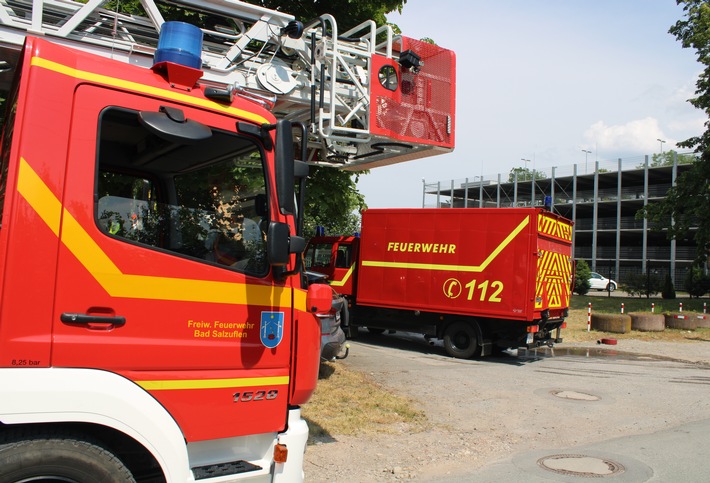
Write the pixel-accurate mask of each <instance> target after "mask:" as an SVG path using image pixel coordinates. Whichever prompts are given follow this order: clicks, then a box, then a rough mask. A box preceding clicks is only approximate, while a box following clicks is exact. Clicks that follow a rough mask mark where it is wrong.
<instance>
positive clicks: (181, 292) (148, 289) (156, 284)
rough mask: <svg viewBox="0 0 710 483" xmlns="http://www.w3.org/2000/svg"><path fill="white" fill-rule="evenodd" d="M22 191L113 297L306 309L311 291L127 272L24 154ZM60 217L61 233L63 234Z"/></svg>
mask: <svg viewBox="0 0 710 483" xmlns="http://www.w3.org/2000/svg"><path fill="white" fill-rule="evenodd" d="M17 190H18V192H19V193H20V195H22V197H23V198H24V199H25V200H27V202H28V203H29V205H30V206H31V207H32V208H33V209H34V210H35V211H36V212H37V214H38V215H39V217H40V218H42V220H43V221H44V222H45V223H46V224H47V226H48V227H49V228H50V229H51V230H52V232H53V233H54V234H55V235H57V236H60V237H61V241H62V243H63V244H64V245H65V246H66V247H67V248H68V249H69V251H70V252H71V253H72V254H73V255H74V256H75V257H76V258H77V260H78V261H79V263H81V264H82V265H83V266H84V268H86V270H87V271H88V272H89V273H90V274H91V276H92V277H94V279H95V280H96V281H97V282H98V283H99V284H100V285H101V286H102V287H103V288H104V290H106V292H107V293H108V294H109V295H110V296H112V297H125V298H138V299H151V300H183V301H189V302H211V303H223V304H232V305H247V304H249V305H262V306H269V307H290V306H291V298H292V297H293V299H294V300H293V305H294V308H296V309H297V310H301V311H306V293H305V291H303V290H293V289H291V288H288V287H276V286H272V285H268V284H267V285H257V284H246V283H233V282H218V281H215V280H197V279H188V278H172V277H158V276H153V275H134V274H126V273H123V272H122V271H121V270H120V269H119V268H118V267H117V266H116V264H115V263H114V262H113V260H111V258H110V257H109V256H108V255H107V254H106V253H105V252H104V251H103V250H102V249H101V247H100V246H99V245H98V244H97V243H96V242H95V241H94V239H93V238H91V236H90V235H89V234H88V233H87V232H86V230H85V229H84V227H82V226H81V224H80V223H79V222H78V221H77V220H76V218H74V216H72V214H71V213H70V212H69V211H68V210H67V209H66V208H63V207H62V205H61V202H60V201H59V199H57V197H56V196H55V195H54V193H52V191H51V190H50V189H49V187H48V186H47V185H46V184H45V183H44V181H42V179H41V178H40V177H39V175H37V173H36V172H35V171H34V170H33V169H32V167H31V166H30V165H29V163H27V161H26V160H25V159H24V158H21V159H20V168H19V177H18V183H17ZM60 222H61V235H60Z"/></svg>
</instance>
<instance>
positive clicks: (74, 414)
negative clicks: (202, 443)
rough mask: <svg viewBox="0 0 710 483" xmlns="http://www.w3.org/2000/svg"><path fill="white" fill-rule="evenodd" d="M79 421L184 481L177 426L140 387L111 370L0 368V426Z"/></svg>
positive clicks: (185, 457)
mask: <svg viewBox="0 0 710 483" xmlns="http://www.w3.org/2000/svg"><path fill="white" fill-rule="evenodd" d="M60 422H62V423H63V422H80V423H89V424H96V425H101V426H106V427H110V428H113V429H115V430H117V431H120V432H122V433H124V434H126V435H127V436H130V437H131V438H133V439H134V440H136V441H137V442H138V443H140V444H141V445H143V446H144V447H145V448H146V449H147V450H148V451H149V452H150V453H151V454H152V455H153V456H154V457H155V459H156V460H157V461H158V463H159V464H160V466H161V468H162V470H163V473H164V474H165V477H166V480H167V481H188V479H190V478H191V476H190V464H189V460H188V455H187V448H186V445H185V443H184V441H185V440H184V437H183V434H182V432H181V431H180V428H179V427H178V425H177V423H176V422H175V420H174V419H173V418H172V417H171V416H170V414H169V413H168V412H167V411H166V410H165V409H164V408H163V407H162V406H161V405H160V404H159V403H158V402H157V401H156V400H155V399H154V398H153V397H152V396H151V395H150V394H149V393H147V392H146V391H145V390H144V389H142V388H141V387H139V386H138V385H136V384H135V383H133V382H132V381H130V380H128V379H126V378H124V377H122V376H120V375H118V374H115V373H112V372H107V371H101V370H93V369H72V368H27V369H24V368H22V369H20V368H6V369H0V423H2V424H6V425H12V424H42V423H44V424H51V423H60Z"/></svg>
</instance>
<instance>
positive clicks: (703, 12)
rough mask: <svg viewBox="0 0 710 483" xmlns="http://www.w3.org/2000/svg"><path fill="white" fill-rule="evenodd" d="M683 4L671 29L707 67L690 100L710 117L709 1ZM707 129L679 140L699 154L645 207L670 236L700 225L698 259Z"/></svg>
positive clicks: (707, 219)
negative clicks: (662, 196)
mask: <svg viewBox="0 0 710 483" xmlns="http://www.w3.org/2000/svg"><path fill="white" fill-rule="evenodd" d="M677 3H678V5H681V6H682V7H683V11H684V19H682V20H679V21H678V22H676V23H675V25H673V26H672V27H671V28H670V30H669V32H670V33H671V34H673V35H675V37H676V39H678V40H679V41H680V42H681V44H682V45H683V47H684V48H693V49H695V50H696V52H697V58H698V61H699V62H700V63H701V64H703V65H704V66H705V68H704V70H703V72H702V73H701V74H700V76H699V77H698V81H697V82H696V91H695V94H696V97H694V98H692V99H690V100H689V102H690V103H691V104H692V105H693V106H695V107H697V108H698V109H701V110H703V111H704V112H705V114H706V115H707V116H708V117H710V4H709V3H708V2H707V0H677ZM705 127H706V130H705V132H704V133H703V134H702V135H700V136H696V137H692V138H690V139H687V140H685V141H683V142H682V143H678V146H680V147H683V148H690V149H693V150H694V151H695V153H696V154H697V155H698V161H696V162H695V163H693V166H692V168H691V169H690V170H688V171H687V172H685V173H683V174H682V175H681V176H679V177H678V179H677V182H676V185H675V186H673V187H671V189H670V190H669V191H668V195H667V196H666V198H665V199H663V200H662V201H660V202H658V203H653V204H649V205H648V206H647V207H645V211H644V215H645V216H646V217H647V218H648V219H649V220H651V221H652V222H654V223H658V224H659V225H660V226H662V227H663V228H665V229H667V230H668V237H669V238H675V239H679V238H683V237H685V236H688V235H689V233H691V232H690V228H692V227H697V230H695V231H694V234H693V238H694V240H695V242H696V243H697V246H698V254H697V261H699V262H702V261H704V260H706V259H707V256H708V248H709V247H710V182H709V181H710V121H706V123H705Z"/></svg>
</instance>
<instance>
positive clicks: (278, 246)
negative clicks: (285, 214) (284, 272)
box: [266, 221, 291, 267]
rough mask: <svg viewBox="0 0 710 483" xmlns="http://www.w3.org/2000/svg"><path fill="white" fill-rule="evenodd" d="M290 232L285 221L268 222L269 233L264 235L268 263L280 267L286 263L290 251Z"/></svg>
mask: <svg viewBox="0 0 710 483" xmlns="http://www.w3.org/2000/svg"><path fill="white" fill-rule="evenodd" d="M290 236H291V232H290V230H289V227H288V225H287V224H286V223H279V222H277V221H272V222H271V223H269V233H268V234H267V237H266V256H267V258H268V260H269V265H271V266H274V267H282V266H285V265H286V264H288V261H289V256H290V254H291V251H290V250H289V239H290Z"/></svg>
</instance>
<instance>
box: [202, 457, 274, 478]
mask: <svg viewBox="0 0 710 483" xmlns="http://www.w3.org/2000/svg"><path fill="white" fill-rule="evenodd" d="M260 469H261V466H257V465H255V464H252V463H249V462H248V461H242V460H240V461H232V462H229V463H219V464H215V465H207V466H197V467H195V468H192V473H193V474H194V475H195V479H196V480H204V479H207V478H217V477H218V476H226V475H237V474H240V473H248V472H250V471H257V470H260Z"/></svg>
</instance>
